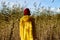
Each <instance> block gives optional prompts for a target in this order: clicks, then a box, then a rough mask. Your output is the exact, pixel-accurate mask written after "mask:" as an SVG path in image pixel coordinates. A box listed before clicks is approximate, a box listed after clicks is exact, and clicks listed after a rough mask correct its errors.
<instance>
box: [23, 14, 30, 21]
mask: <svg viewBox="0 0 60 40" xmlns="http://www.w3.org/2000/svg"><path fill="white" fill-rule="evenodd" d="M30 19H31V17H30V16H28V15H25V16H23V17H22V20H23V21H30Z"/></svg>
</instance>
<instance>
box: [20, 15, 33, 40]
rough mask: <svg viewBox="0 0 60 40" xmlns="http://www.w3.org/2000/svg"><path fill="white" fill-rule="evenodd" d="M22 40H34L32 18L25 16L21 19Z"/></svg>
mask: <svg viewBox="0 0 60 40" xmlns="http://www.w3.org/2000/svg"><path fill="white" fill-rule="evenodd" d="M20 38H21V40H33V35H32V21H31V16H28V15H25V16H23V17H22V18H21V19H20Z"/></svg>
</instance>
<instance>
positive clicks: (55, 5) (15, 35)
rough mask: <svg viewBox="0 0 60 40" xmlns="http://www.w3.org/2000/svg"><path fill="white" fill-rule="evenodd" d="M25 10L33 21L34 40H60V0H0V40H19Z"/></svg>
mask: <svg viewBox="0 0 60 40" xmlns="http://www.w3.org/2000/svg"><path fill="white" fill-rule="evenodd" d="M25 8H29V9H30V11H31V14H32V15H31V16H32V17H33V18H34V19H35V28H36V29H35V31H36V40H60V0H0V40H20V37H19V23H20V18H21V17H22V16H23V10H24V9H25Z"/></svg>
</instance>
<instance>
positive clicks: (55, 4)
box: [0, 0, 60, 10]
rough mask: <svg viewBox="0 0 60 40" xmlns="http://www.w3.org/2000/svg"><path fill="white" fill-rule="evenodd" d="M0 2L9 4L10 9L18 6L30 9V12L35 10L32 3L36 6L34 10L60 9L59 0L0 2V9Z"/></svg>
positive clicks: (6, 0) (8, 0)
mask: <svg viewBox="0 0 60 40" xmlns="http://www.w3.org/2000/svg"><path fill="white" fill-rule="evenodd" d="M2 1H5V2H6V3H8V2H10V5H9V6H10V7H11V6H12V5H14V4H20V6H21V7H25V8H30V9H31V10H33V9H34V8H35V7H34V3H35V4H36V8H38V7H39V8H40V7H42V6H44V7H46V8H47V7H51V8H52V9H54V8H59V7H60V0H0V7H1V2H2Z"/></svg>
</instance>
